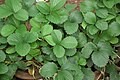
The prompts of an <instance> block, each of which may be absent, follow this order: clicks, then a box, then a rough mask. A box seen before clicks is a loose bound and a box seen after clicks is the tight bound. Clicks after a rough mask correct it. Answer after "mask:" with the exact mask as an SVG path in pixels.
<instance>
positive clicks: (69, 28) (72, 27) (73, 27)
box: [64, 21, 79, 34]
mask: <svg viewBox="0 0 120 80" xmlns="http://www.w3.org/2000/svg"><path fill="white" fill-rule="evenodd" d="M78 27H79V25H78V23H76V22H75V23H72V22H69V21H67V22H65V23H64V29H65V31H66V33H67V34H73V33H75V32H76V31H77V30H78Z"/></svg>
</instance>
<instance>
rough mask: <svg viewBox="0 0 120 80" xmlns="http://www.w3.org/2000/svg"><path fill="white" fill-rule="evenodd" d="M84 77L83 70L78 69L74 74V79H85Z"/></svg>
mask: <svg viewBox="0 0 120 80" xmlns="http://www.w3.org/2000/svg"><path fill="white" fill-rule="evenodd" d="M83 78H84V74H83V72H82V71H81V70H79V71H77V73H76V74H75V76H74V79H75V80H83Z"/></svg>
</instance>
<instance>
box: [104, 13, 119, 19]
mask: <svg viewBox="0 0 120 80" xmlns="http://www.w3.org/2000/svg"><path fill="white" fill-rule="evenodd" d="M115 17H116V16H115V15H111V14H108V16H107V18H106V19H105V21H109V20H112V19H114V18H115ZM116 21H117V20H116Z"/></svg>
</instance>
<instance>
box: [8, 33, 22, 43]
mask: <svg viewBox="0 0 120 80" xmlns="http://www.w3.org/2000/svg"><path fill="white" fill-rule="evenodd" d="M22 41H23V39H22V36H21V35H20V34H19V33H14V34H11V35H10V36H8V38H7V42H8V43H9V44H10V45H17V44H18V43H20V42H22Z"/></svg>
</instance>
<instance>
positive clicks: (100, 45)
mask: <svg viewBox="0 0 120 80" xmlns="http://www.w3.org/2000/svg"><path fill="white" fill-rule="evenodd" d="M97 47H98V48H99V50H100V51H106V53H108V54H109V55H111V54H112V52H113V48H112V46H111V45H110V43H109V42H103V41H100V42H98V44H97Z"/></svg>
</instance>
